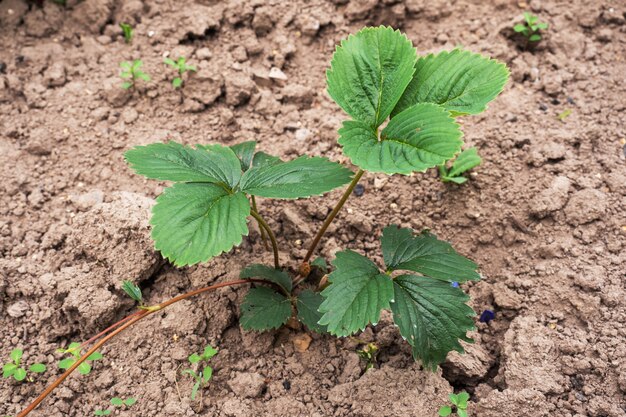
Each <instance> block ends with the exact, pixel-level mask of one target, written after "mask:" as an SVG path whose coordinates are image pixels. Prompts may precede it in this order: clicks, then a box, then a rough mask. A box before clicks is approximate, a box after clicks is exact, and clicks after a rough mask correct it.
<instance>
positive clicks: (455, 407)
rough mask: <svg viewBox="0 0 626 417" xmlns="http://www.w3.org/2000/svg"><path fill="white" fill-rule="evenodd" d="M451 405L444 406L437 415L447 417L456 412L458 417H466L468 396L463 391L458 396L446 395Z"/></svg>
mask: <svg viewBox="0 0 626 417" xmlns="http://www.w3.org/2000/svg"><path fill="white" fill-rule="evenodd" d="M448 398H450V402H451V403H452V405H451V406H450V405H444V406H443V407H441V408H440V409H439V415H440V416H441V417H447V416H449V415H452V413H454V412H456V415H457V416H459V417H467V400H469V394H468V393H467V392H465V391H463V392H460V393H459V394H450V395H448Z"/></svg>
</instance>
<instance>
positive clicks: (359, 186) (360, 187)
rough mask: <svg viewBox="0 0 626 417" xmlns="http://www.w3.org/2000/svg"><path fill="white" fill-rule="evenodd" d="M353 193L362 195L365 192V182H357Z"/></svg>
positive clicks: (358, 195)
mask: <svg viewBox="0 0 626 417" xmlns="http://www.w3.org/2000/svg"><path fill="white" fill-rule="evenodd" d="M353 193H354V195H355V196H357V197H361V196H362V195H363V194H364V193H365V186H364V185H363V184H357V185H356V187H354V191H353Z"/></svg>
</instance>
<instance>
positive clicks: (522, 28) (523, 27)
mask: <svg viewBox="0 0 626 417" xmlns="http://www.w3.org/2000/svg"><path fill="white" fill-rule="evenodd" d="M513 30H514V31H515V32H518V33H519V32H524V31H525V30H526V25H523V24H521V23H518V24H517V25H515V26H513Z"/></svg>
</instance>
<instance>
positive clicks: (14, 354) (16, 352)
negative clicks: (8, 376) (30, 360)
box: [10, 349, 24, 365]
mask: <svg viewBox="0 0 626 417" xmlns="http://www.w3.org/2000/svg"><path fill="white" fill-rule="evenodd" d="M22 355H24V352H23V351H22V350H21V349H13V350H12V351H11V354H10V357H11V359H12V360H13V362H14V363H15V364H16V365H18V364H19V363H20V360H21V359H22Z"/></svg>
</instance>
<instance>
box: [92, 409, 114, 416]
mask: <svg viewBox="0 0 626 417" xmlns="http://www.w3.org/2000/svg"><path fill="white" fill-rule="evenodd" d="M93 414H94V415H96V416H108V415H110V414H111V410H96V411H94V413H93Z"/></svg>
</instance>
